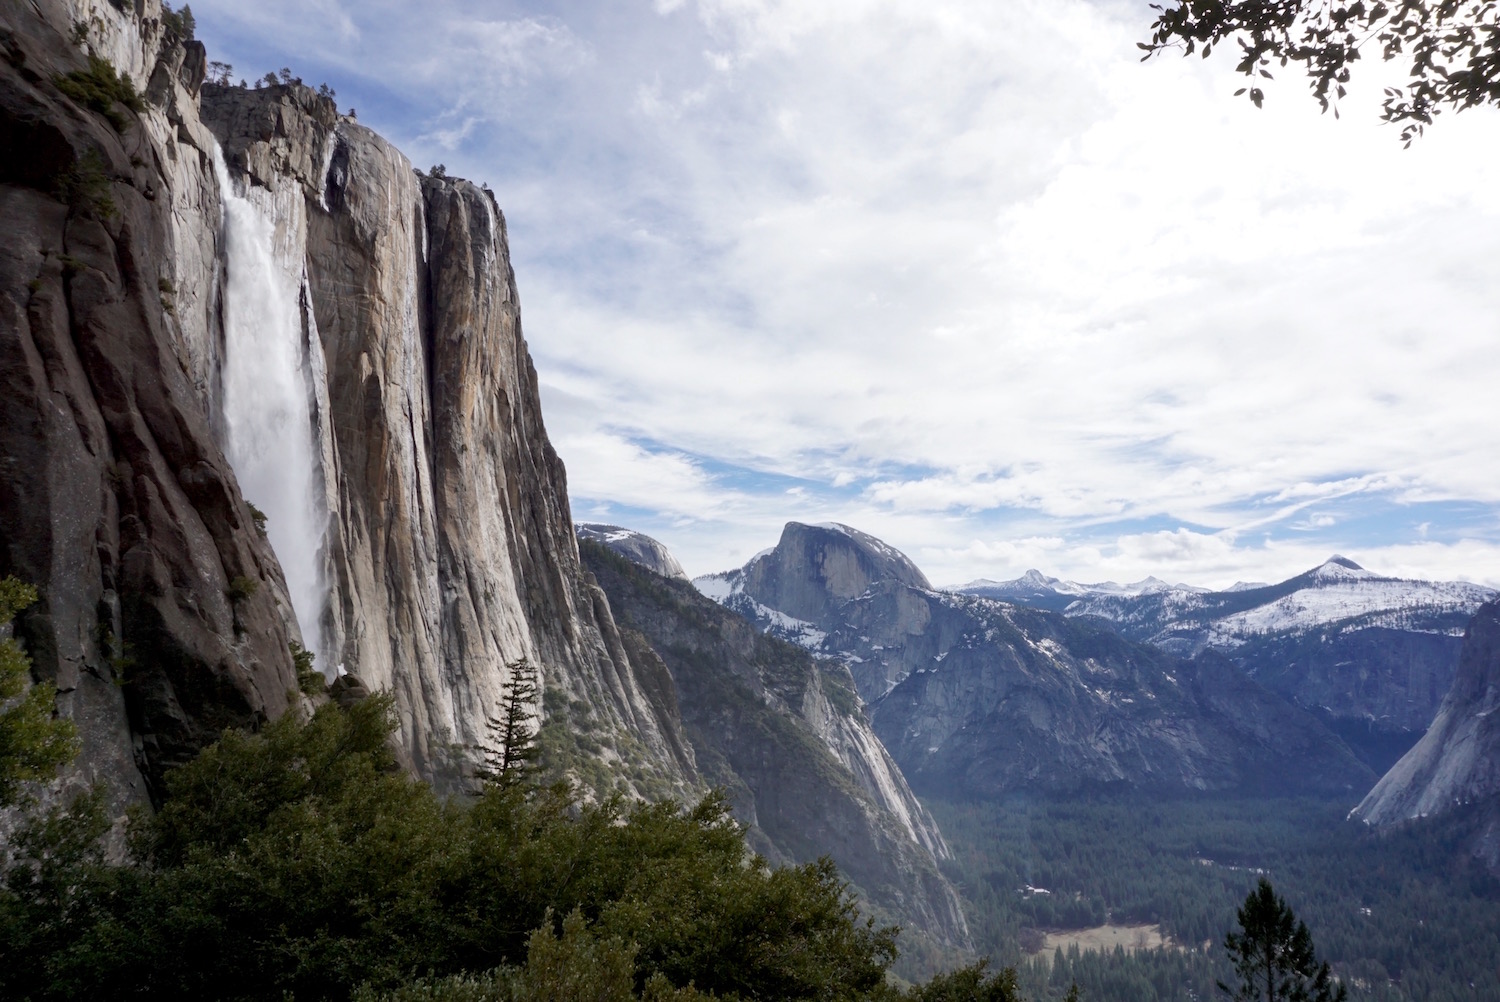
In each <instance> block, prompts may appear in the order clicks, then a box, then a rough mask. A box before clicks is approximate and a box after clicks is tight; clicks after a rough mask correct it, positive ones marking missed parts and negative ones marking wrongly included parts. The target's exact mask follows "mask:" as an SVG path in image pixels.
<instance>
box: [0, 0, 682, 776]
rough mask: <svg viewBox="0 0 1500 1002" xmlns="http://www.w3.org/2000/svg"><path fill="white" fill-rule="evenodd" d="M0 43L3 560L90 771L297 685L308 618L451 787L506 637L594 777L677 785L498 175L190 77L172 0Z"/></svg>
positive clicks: (62, 1) (292, 104)
mask: <svg viewBox="0 0 1500 1002" xmlns="http://www.w3.org/2000/svg"><path fill="white" fill-rule="evenodd" d="M0 45H3V48H4V55H5V59H4V61H3V62H0V137H3V141H0V149H3V151H4V152H3V153H0V226H3V228H4V232H5V233H6V234H7V239H6V240H5V241H4V246H3V248H0V333H3V349H0V398H3V399H0V408H3V413H0V463H3V465H0V573H8V574H15V575H17V576H19V577H21V578H24V579H26V580H29V581H32V582H34V583H36V584H38V585H39V586H40V589H41V592H42V596H43V598H42V601H41V602H40V603H39V604H38V606H37V607H36V608H35V609H34V610H33V611H31V612H30V613H28V615H26V616H25V617H24V618H23V619H22V621H21V622H20V623H19V624H18V632H19V635H20V636H21V637H22V638H23V639H24V640H25V642H26V643H27V645H28V647H29V649H30V650H31V652H32V655H33V658H34V660H35V664H36V670H37V672H38V674H39V675H40V676H41V677H43V678H45V679H47V680H49V681H52V682H54V683H55V684H56V686H57V689H58V693H59V695H58V707H59V711H60V712H62V713H64V714H67V715H69V716H71V717H73V718H74V719H75V720H77V721H78V723H79V726H80V729H81V732H82V736H83V742H84V754H83V755H82V756H81V757H80V759H79V765H78V773H79V776H80V777H81V778H85V779H92V778H103V779H105V780H106V781H107V782H108V784H109V785H110V787H111V789H113V790H114V791H116V792H115V796H116V799H117V801H121V802H123V801H126V800H132V799H140V798H141V797H143V796H145V795H147V794H148V793H149V792H150V791H152V790H153V789H154V788H155V786H156V784H157V783H158V782H159V780H160V776H161V774H162V771H163V770H164V769H166V768H168V767H169V766H171V765H172V764H174V763H175V762H179V761H182V760H183V759H184V758H186V757H188V756H190V755H192V754H193V753H194V752H195V751H196V749H197V748H198V747H201V745H202V744H203V743H204V742H205V741H207V740H211V739H212V738H213V737H214V736H215V735H216V734H217V733H218V731H219V730H220V729H222V728H223V727H225V726H230V725H238V726H253V725H254V724H255V723H256V722H257V721H260V720H264V719H267V718H269V717H274V716H276V715H277V714H279V713H282V712H284V711H285V710H286V709H287V707H288V706H289V705H291V704H292V703H295V702H297V701H299V700H301V699H303V698H305V697H303V696H301V695H300V694H299V693H298V692H297V678H296V673H295V670H294V665H293V662H292V658H291V655H290V653H289V645H290V643H291V642H293V641H300V642H302V643H304V644H305V645H306V646H307V647H308V648H309V649H311V650H314V651H315V652H317V654H318V655H319V661H318V664H319V665H320V666H321V667H322V668H323V670H324V671H325V672H326V673H328V674H330V675H332V674H333V673H335V672H336V671H346V672H349V673H352V674H355V675H357V676H358V677H359V678H360V679H361V680H362V681H363V682H364V683H365V684H366V685H367V686H369V687H370V688H372V689H387V690H389V691H391V692H392V693H393V694H394V696H395V698H396V703H397V709H398V714H399V718H400V731H399V738H400V745H401V750H402V754H403V756H404V758H405V760H406V762H407V764H408V765H409V766H410V767H411V768H412V769H414V770H415V771H417V772H418V773H420V774H422V775H424V776H427V777H429V778H431V779H434V780H435V781H438V782H439V783H440V784H444V785H449V786H452V785H460V784H462V783H463V782H465V775H466V773H467V770H468V766H469V763H470V760H471V759H472V757H473V752H472V746H473V745H475V744H477V743H479V742H481V741H483V740H485V738H486V735H485V733H484V729H485V725H484V719H485V714H486V711H488V710H490V709H491V708H493V706H494V705H495V704H496V702H497V700H498V698H499V696H500V693H501V690H502V687H503V685H504V684H505V682H506V679H507V677H508V671H509V669H508V668H507V665H510V664H512V663H514V662H516V661H518V660H521V659H527V660H530V661H532V662H533V663H536V664H539V665H541V666H542V668H543V672H544V678H545V682H546V687H547V689H548V690H549V693H550V694H551V696H552V699H553V702H554V703H555V702H557V701H558V700H562V701H564V702H569V701H571V702H574V703H578V704H581V705H583V706H585V707H587V709H588V711H589V713H590V716H591V719H592V720H593V731H592V733H591V737H590V740H591V741H592V743H593V744H592V746H593V747H594V748H596V749H597V752H596V754H597V755H598V757H600V758H601V759H602V760H603V761H604V762H606V763H614V764H618V765H621V766H622V768H619V769H616V770H614V771H613V772H612V773H611V774H610V783H611V784H612V785H621V786H624V787H625V788H626V789H630V790H634V791H636V792H645V791H647V790H648V789H649V790H650V791H654V792H659V793H673V792H676V793H684V792H689V791H691V790H694V789H697V785H696V782H697V781H696V778H695V777H696V772H695V768H694V763H693V760H692V755H691V749H690V748H689V747H688V745H687V744H686V743H685V742H684V741H683V740H682V739H681V735H680V733H679V732H678V724H677V721H676V720H675V719H674V718H673V716H672V711H671V707H670V706H668V705H666V704H663V703H661V702H660V701H657V700H654V699H653V694H654V693H655V692H656V689H655V688H654V687H653V685H652V681H651V679H649V678H643V677H642V676H641V675H640V674H639V673H638V672H637V670H636V666H635V665H634V664H633V663H632V662H631V660H630V656H629V654H628V652H627V650H626V648H625V645H624V644H623V642H622V640H621V637H620V635H619V633H618V631H617V630H616V628H615V625H614V622H613V619H612V617H611V614H610V611H609V606H608V602H607V600H606V599H605V597H604V594H603V592H602V591H600V590H599V588H598V587H597V585H596V584H595V583H594V582H593V581H592V579H591V578H590V577H589V575H588V574H586V573H585V572H584V570H583V569H582V567H581V566H580V564H579V560H578V551H577V546H576V542H575V540H574V536H573V528H572V522H571V516H570V512H569V508H568V500H567V491H566V480H565V474H564V471H563V467H562V464H561V462H559V460H558V458H557V456H556V454H555V453H554V452H553V450H552V448H551V446H550V445H549V444H548V441H547V436H546V431H545V428H544V426H543V423H542V418H541V412H540V405H539V401H538V395H537V385H536V375H535V372H534V371H533V369H532V366H531V362H530V358H529V355H528V353H527V349H526V344H525V341H524V339H523V337H522V333H521V321H520V309H519V302H518V297H517V292H516V286H515V280H514V276H513V274H512V271H511V267H510V263H509V251H508V246H507V242H506V234H505V222H504V217H503V216H502V215H501V213H500V211H499V209H498V207H497V206H496V205H495V203H494V200H493V198H492V196H491V195H490V194H489V193H488V192H487V191H484V190H481V189H480V188H478V187H477V186H475V185H472V184H470V183H468V182H466V181H462V180H457V179H451V178H446V177H426V176H423V175H421V174H419V173H418V172H416V171H414V170H413V169H412V167H411V165H410V163H408V162H407V161H406V159H405V158H404V157H403V156H402V155H401V154H400V153H399V151H397V150H395V149H394V148H393V147H391V146H390V145H389V144H388V143H386V142H385V141H384V140H382V139H381V138H380V137H379V136H377V135H375V134H374V133H373V132H371V131H370V130H368V129H365V128H363V127H362V126H360V125H359V124H358V123H357V122H355V121H354V120H353V119H351V118H348V117H345V116H341V115H339V114H338V112H337V109H336V108H335V107H334V105H333V103H332V101H331V100H329V99H327V98H325V97H322V96H320V95H318V94H317V93H315V92H314V91H312V90H311V89H309V88H307V87H304V86H301V85H300V84H298V83H295V82H293V83H288V84H286V85H281V86H274V87H264V88H260V89H254V90H250V89H245V88H233V87H217V86H213V85H205V84H204V83H203V79H204V68H205V58H206V56H205V53H204V51H203V48H202V46H201V45H198V44H197V43H195V42H192V41H191V40H187V39H183V38H180V37H177V36H176V35H175V34H174V28H173V25H172V23H171V21H170V19H164V18H163V16H162V10H161V7H160V4H159V2H157V0H139V2H137V3H134V4H124V5H121V6H116V5H115V4H113V3H109V2H102V0H99V2H93V0H45V2H41V3H39V4H37V5H36V6H35V7H32V6H28V5H19V4H9V5H6V6H5V7H4V8H3V10H0ZM116 71H118V73H119V74H120V76H119V77H118V78H117V77H116V76H115V73H116ZM257 506H258V507H257Z"/></svg>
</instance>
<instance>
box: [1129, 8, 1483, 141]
mask: <svg viewBox="0 0 1500 1002" xmlns="http://www.w3.org/2000/svg"><path fill="white" fill-rule="evenodd" d="M1151 6H1152V8H1153V9H1155V10H1156V11H1157V17H1156V20H1155V21H1154V22H1153V23H1152V25H1151V40H1150V41H1149V42H1143V43H1140V47H1141V48H1142V49H1144V50H1145V51H1146V56H1145V57H1144V58H1147V59H1149V58H1150V57H1151V56H1153V55H1156V54H1157V53H1159V52H1161V51H1163V50H1165V49H1169V48H1181V49H1182V50H1183V51H1184V53H1185V54H1189V55H1190V54H1192V53H1193V52H1195V51H1197V52H1201V53H1202V55H1203V57H1204V58H1207V57H1208V55H1209V53H1210V52H1212V51H1213V50H1214V49H1215V48H1216V47H1218V46H1220V45H1223V44H1225V43H1227V42H1229V41H1233V42H1234V43H1235V44H1236V45H1237V46H1238V48H1239V64H1238V66H1237V67H1236V68H1237V69H1238V71H1239V72H1240V73H1243V74H1244V75H1245V76H1247V77H1249V78H1250V82H1249V84H1248V85H1247V86H1245V87H1243V88H1241V89H1240V90H1239V91H1237V92H1236V93H1237V94H1244V95H1247V96H1248V97H1249V99H1250V100H1251V101H1253V102H1254V103H1255V106H1256V107H1260V106H1261V102H1262V101H1263V100H1264V99H1265V92H1264V91H1263V90H1262V89H1261V86H1260V82H1259V81H1260V80H1262V79H1269V78H1270V77H1271V76H1272V73H1271V67H1272V65H1273V64H1275V65H1277V66H1280V67H1285V66H1289V65H1292V64H1297V65H1298V66H1300V67H1301V68H1302V69H1303V70H1304V71H1305V72H1306V74H1307V77H1308V82H1309V86H1310V88H1311V90H1312V93H1313V96H1314V97H1315V98H1316V99H1317V100H1318V103H1319V104H1320V105H1321V106H1322V108H1323V110H1324V111H1327V110H1328V109H1329V108H1333V109H1334V114H1335V115H1337V114H1338V107H1337V103H1338V100H1339V99H1340V98H1342V97H1343V96H1344V95H1345V85H1346V84H1348V82H1349V79H1350V73H1351V67H1352V66H1353V64H1354V63H1355V62H1357V61H1358V60H1359V59H1361V58H1362V57H1363V56H1364V55H1365V54H1367V53H1369V52H1371V51H1374V52H1377V53H1378V54H1379V56H1380V58H1381V59H1384V60H1387V61H1393V60H1406V61H1408V62H1409V63H1410V74H1409V77H1408V81H1407V83H1406V85H1405V86H1404V87H1388V88H1386V91H1385V100H1384V107H1383V110H1382V114H1381V117H1382V118H1383V119H1385V120H1386V121H1387V122H1391V123H1393V124H1399V125H1400V126H1401V138H1402V139H1403V140H1404V141H1405V142H1406V143H1407V144H1408V145H1410V143H1411V141H1412V139H1414V138H1415V137H1416V136H1418V135H1420V134H1421V133H1422V130H1423V128H1424V127H1425V126H1428V125H1431V124H1432V121H1433V118H1434V117H1435V116H1436V115H1437V114H1438V113H1439V111H1441V110H1442V109H1444V108H1448V109H1452V110H1454V111H1462V110H1463V109H1465V108H1472V107H1475V106H1476V105H1485V104H1500V0H1389V2H1382V0H1371V2H1366V0H1177V2H1176V3H1174V4H1172V5H1170V6H1163V5H1161V4H1152V5H1151Z"/></svg>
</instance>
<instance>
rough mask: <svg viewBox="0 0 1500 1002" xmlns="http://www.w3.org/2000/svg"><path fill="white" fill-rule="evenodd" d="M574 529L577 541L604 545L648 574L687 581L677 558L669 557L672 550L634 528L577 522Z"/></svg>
mask: <svg viewBox="0 0 1500 1002" xmlns="http://www.w3.org/2000/svg"><path fill="white" fill-rule="evenodd" d="M575 528H576V529H577V531H578V538H579V539H587V540H590V541H592V542H595V543H599V544H601V545H603V546H607V547H609V548H610V549H611V550H614V551H615V552H616V553H618V554H619V555H620V556H622V557H624V558H625V559H626V560H629V561H630V562H631V563H633V564H639V565H641V566H642V567H644V568H646V569H647V570H648V571H652V572H653V573H656V574H660V575H661V576H662V577H664V578H677V579H678V580H679V581H686V580H687V579H688V576H687V573H686V572H685V571H683V569H682V565H681V564H679V563H678V562H677V558H676V557H674V556H672V551H671V550H668V549H667V548H666V547H665V546H663V545H662V544H661V543H659V542H657V541H656V540H654V539H652V538H651V537H650V536H647V535H645V534H644V533H640V532H636V531H635V530H633V529H622V528H620V526H618V525H606V524H604V523H602V522H579V523H578V525H577V526H575Z"/></svg>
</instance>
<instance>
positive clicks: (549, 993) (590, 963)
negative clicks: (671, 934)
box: [354, 910, 709, 1002]
mask: <svg viewBox="0 0 1500 1002" xmlns="http://www.w3.org/2000/svg"><path fill="white" fill-rule="evenodd" d="M552 929H553V921H552V913H551V912H550V911H549V912H548V913H547V915H546V917H545V920H544V921H543V923H542V924H541V926H539V927H538V928H537V929H536V930H535V931H534V932H533V933H532V934H531V938H530V939H529V940H528V941H527V947H526V964H525V966H524V967H521V968H513V967H501V968H497V969H495V970H493V971H490V972H489V973H487V974H481V975H471V974H455V975H453V976H451V977H447V978H426V979H422V980H419V981H416V982H413V983H411V984H409V985H404V986H402V987H401V988H398V989H395V990H394V991H389V992H383V993H377V992H374V991H371V990H370V989H369V988H368V987H362V988H361V989H360V990H359V991H357V992H356V993H355V995H354V998H355V1002H633V1000H635V999H637V998H641V999H644V1000H647V1002H692V1000H695V999H703V998H708V997H709V996H706V995H703V994H701V993H699V992H698V991H696V990H695V989H693V988H690V987H689V988H674V987H672V984H671V983H670V982H669V981H667V980H666V978H664V977H662V976H661V975H659V974H657V975H653V976H652V977H651V978H649V979H648V980H647V981H646V985H645V988H644V990H643V991H642V992H641V993H640V994H639V995H637V994H636V992H635V990H634V989H635V954H636V950H635V947H634V946H632V945H630V944H627V943H625V942H624V941H622V940H621V939H620V938H619V937H618V936H610V937H601V936H599V935H598V934H596V933H594V932H593V931H591V930H590V929H589V928H588V923H587V922H586V921H585V920H584V918H583V914H582V913H581V912H579V911H576V910H575V911H573V912H572V913H570V914H569V915H568V917H567V918H566V919H565V920H564V921H563V924H562V934H561V935H560V936H554V935H553V932H552Z"/></svg>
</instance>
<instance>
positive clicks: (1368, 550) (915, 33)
mask: <svg viewBox="0 0 1500 1002" xmlns="http://www.w3.org/2000/svg"><path fill="white" fill-rule="evenodd" d="M193 11H194V14H195V15H196V16H197V23H198V35H199V37H200V38H201V39H203V40H204V41H205V43H206V44H207V46H208V48H209V58H211V59H219V60H224V61H227V62H229V63H231V64H232V65H233V66H234V67H235V72H234V76H235V77H236V78H240V77H244V78H248V79H251V80H253V79H255V78H256V77H259V76H261V75H263V74H264V73H265V72H266V71H268V70H275V69H279V68H280V67H282V66H286V67H289V68H291V70H292V71H293V72H294V73H295V74H297V75H299V76H301V77H302V78H304V79H305V80H306V81H307V82H309V83H319V82H326V83H328V84H329V85H330V86H332V87H333V88H334V89H335V90H336V92H337V94H338V103H339V104H340V106H341V108H344V109H345V110H347V109H349V108H354V109H355V110H356V111H357V114H358V118H359V121H360V122H361V123H363V124H365V125H369V126H371V127H373V128H375V129H376V130H377V131H379V132H381V133H382V134H383V135H385V136H386V137H387V138H389V139H391V140H392V141H393V142H395V143H396V144H397V145H398V146H399V147H400V148H401V149H403V150H404V151H405V152H406V153H407V154H408V155H409V156H410V157H411V159H412V161H413V162H414V163H415V164H416V165H418V166H420V167H422V168H424V169H425V168H426V167H428V166H429V165H431V164H436V163H442V164H444V165H446V167H447V170H448V172H449V173H450V174H455V175H459V176H463V177H468V178H470V179H472V180H474V181H482V182H485V183H488V184H489V185H490V186H491V187H492V188H493V189H494V190H495V192H496V196H497V198H498V200H499V202H500V204H501V207H502V208H503V209H504V210H505V215H506V219H507V222H508V225H509V231H510V246H511V253H512V258H513V263H514V266H515V269H516V274H517V281H518V284H519V286H520V292H521V303H522V311H523V323H524V330H525V334H526V338H527V341H528V343H529V346H530V349H531V353H532V356H533V358H534V360H535V363H536V368H537V372H538V375H539V379H540V382H541V390H542V402H543V413H544V417H545V420H546V423H547V428H548V432H549V434H550V436H551V439H552V442H553V444H554V445H555V446H556V448H557V450H558V452H559V454H560V455H561V456H562V458H563V460H564V462H565V464H566V466H567V470H568V480H569V494H570V498H571V502H572V506H573V514H574V517H575V518H576V519H578V520H580V521H602V522H612V523H616V524H620V525H625V526H628V527H630V528H634V529H638V530H640V531H642V532H646V533H648V534H650V535H652V536H654V537H656V538H657V539H659V540H661V541H662V542H663V543H665V544H666V545H667V546H668V547H669V548H670V549H671V550H672V551H673V553H674V554H675V555H676V556H677V558H678V559H679V560H680V561H681V562H682V564H683V565H684V566H685V567H686V568H687V570H688V572H689V573H690V574H695V575H696V574H702V573H708V572H713V571H719V570H724V569H727V568H730V567H734V566H738V565H740V564H742V563H744V562H745V561H746V560H747V559H748V558H749V557H750V556H752V555H753V554H754V553H756V552H758V551H760V550H762V549H764V548H766V547H769V546H772V545H774V544H775V542H776V540H777V538H778V536H779V534H780V532H781V527H782V526H783V524H784V523H785V522H787V521H792V520H795V521H801V522H824V521H838V522H843V523H846V524H849V525H853V526H855V527H857V528H860V529H863V530H865V531H866V532H870V533H873V534H874V535H876V536H879V537H880V538H882V539H884V540H886V541H887V542H889V543H891V544H892V545H894V546H897V547H898V548H900V549H902V550H903V551H905V552H906V553H907V554H908V555H909V556H910V557H912V559H914V560H915V561H916V562H917V564H918V565H919V566H921V567H922V569H923V570H924V571H925V572H926V573H927V575H928V577H929V578H930V579H931V580H933V581H934V582H935V583H938V584H953V583H959V582H963V581H968V580H972V579H975V578H980V577H986V578H992V579H1005V578H1010V577H1015V576H1018V575H1020V574H1021V573H1022V572H1024V571H1026V570H1027V569H1029V568H1037V569H1039V570H1042V571H1044V572H1046V573H1049V574H1054V575H1058V576H1061V577H1064V578H1069V579H1072V580H1078V581H1101V580H1115V581H1121V582H1125V581H1134V580H1138V579H1140V578H1143V577H1146V576H1147V575H1155V576H1157V577H1160V578H1165V579H1167V580H1171V581H1185V582H1188V583H1192V584H1198V585H1204V586H1211V587H1212V586H1227V585H1229V584H1231V583H1233V582H1235V581H1276V580H1281V579H1283V578H1286V577H1289V576H1291V575H1293V574H1295V573H1298V572H1300V571H1302V570H1305V569H1307V568H1309V567H1312V566H1315V565H1317V564H1319V563H1321V562H1322V561H1323V560H1324V559H1326V558H1327V557H1328V556H1329V555H1331V554H1333V553H1340V554H1344V555H1346V556H1348V557H1350V558H1352V559H1354V560H1356V561H1358V562H1359V563H1361V564H1363V565H1364V566H1366V567H1368V568H1370V569H1372V570H1376V571H1380V572H1383V573H1388V574H1395V575H1401V576H1407V577H1426V578H1442V579H1467V580H1474V581H1480V582H1484V583H1487V584H1491V585H1497V586H1500V461H1497V460H1500V392H1497V387H1500V352H1497V350H1496V349H1497V347H1500V225H1497V223H1500V110H1489V109H1481V110H1475V111H1469V112H1465V113H1463V114H1461V115H1448V116H1444V117H1441V118H1440V119H1439V120H1438V123H1437V124H1436V126H1435V127H1434V128H1432V129H1430V130H1429V132H1428V134H1427V135H1426V136H1425V137H1423V138H1422V139H1420V140H1418V141H1417V142H1416V143H1414V144H1413V145H1412V146H1411V148H1410V149H1403V148H1402V144H1401V141H1400V139H1399V134H1398V133H1399V130H1398V129H1397V128H1395V127H1391V126H1386V125H1383V124H1381V123H1380V121H1379V114H1378V113H1379V93H1380V87H1381V86H1383V85H1385V84H1387V83H1392V82H1399V80H1400V72H1399V68H1396V67H1390V66H1383V65H1381V64H1379V63H1377V62H1373V61H1372V62H1370V63H1368V64H1365V65H1361V66H1359V67H1358V70H1357V73H1356V76H1355V80H1354V85H1353V86H1352V87H1351V92H1350V94H1349V96H1348V97H1347V98H1346V99H1345V100H1344V101H1343V103H1342V107H1341V109H1340V116H1339V117H1338V118H1337V119H1336V118H1335V117H1334V116H1333V115H1331V114H1329V115H1323V114H1320V113H1319V110H1318V107H1317V105H1316V103H1315V102H1314V101H1313V100H1312V99H1311V98H1310V97H1309V96H1308V95H1307V93H1306V89H1305V86H1304V84H1303V83H1302V81H1301V80H1300V79H1299V78H1298V77H1297V76H1296V75H1295V74H1294V73H1293V72H1292V71H1283V72H1282V73H1280V74H1279V75H1278V78H1277V79H1276V80H1274V81H1271V82H1270V83H1269V84H1268V85H1267V87H1266V90H1267V100H1266V105H1265V107H1264V109H1262V110H1259V111H1257V110H1256V109H1255V108H1253V107H1252V106H1251V105H1250V104H1249V102H1248V101H1246V100H1245V99H1244V98H1242V97H1241V98H1236V97H1235V96H1234V94H1233V92H1234V91H1235V90H1236V89H1238V88H1239V87H1240V86H1241V78H1240V77H1238V76H1237V75H1236V74H1235V73H1234V71H1233V65H1232V63H1233V60H1232V59H1228V58H1225V59H1218V58H1212V59H1209V60H1206V61H1205V60H1200V59H1198V58H1197V57H1196V56H1195V57H1192V58H1187V59H1185V58H1181V57H1179V56H1177V55H1175V54H1173V55H1169V56H1167V57H1165V58H1156V59H1152V60H1149V61H1146V62H1142V61H1141V59H1140V55H1141V53H1140V52H1139V50H1138V49H1137V48H1136V43H1137V42H1138V41H1141V40H1142V39H1144V38H1145V37H1146V36H1147V28H1148V25H1149V24H1150V21H1151V10H1150V9H1149V6H1148V4H1147V3H1146V2H1145V0H1139V2H1135V0H975V2H948V0H878V2H877V0H820V2H817V3H808V2H805V0H784V2H783V0H655V2H654V3H653V2H650V0H611V2H605V3H592V2H583V0H579V2H567V3H523V2H504V0H497V2H487V3H486V2H473V0H469V2H464V0H430V2H424V3H400V2H395V0H361V2H357V3H356V2H352V0H295V2H294V0H258V2H256V3H254V4H245V3H242V2H238V0H195V2H194V4H193ZM1224 55H1225V56H1228V55H1229V54H1228V53H1225V54H1224Z"/></svg>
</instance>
